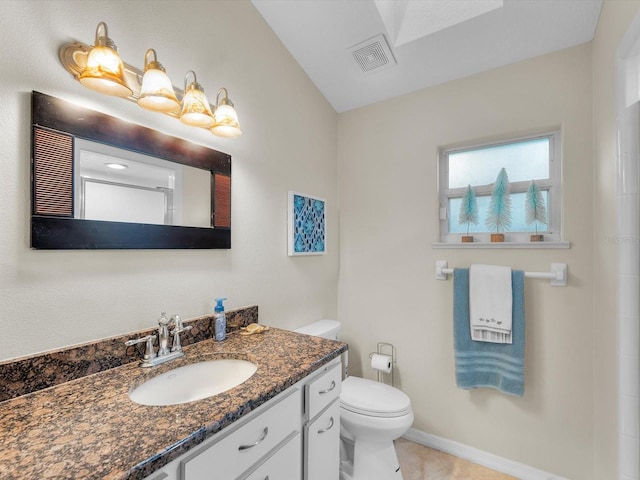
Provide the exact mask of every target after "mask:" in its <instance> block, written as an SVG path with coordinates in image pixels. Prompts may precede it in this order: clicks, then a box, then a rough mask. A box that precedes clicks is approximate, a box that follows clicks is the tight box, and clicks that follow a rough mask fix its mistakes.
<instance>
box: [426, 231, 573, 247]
mask: <svg viewBox="0 0 640 480" xmlns="http://www.w3.org/2000/svg"><path fill="white" fill-rule="evenodd" d="M481 235H482V234H475V235H474V237H479V236H481ZM506 235H509V233H507V234H506ZM458 236H460V235H458ZM431 248H450V249H459V248H462V249H465V248H489V249H491V248H499V249H507V248H514V249H523V248H571V242H567V241H561V242H508V241H505V242H494V243H491V242H486V241H484V242H483V241H477V242H470V243H440V242H438V243H432V244H431Z"/></svg>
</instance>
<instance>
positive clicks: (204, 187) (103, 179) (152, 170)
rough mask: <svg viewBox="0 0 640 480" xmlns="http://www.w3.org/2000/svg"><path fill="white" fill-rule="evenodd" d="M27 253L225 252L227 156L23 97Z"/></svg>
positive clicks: (44, 98) (40, 97)
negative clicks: (27, 110)
mask: <svg viewBox="0 0 640 480" xmlns="http://www.w3.org/2000/svg"><path fill="white" fill-rule="evenodd" d="M31 105H32V112H31V116H32V129H31V130H32V154H31V193H32V202H31V204H32V209H31V247H32V248H35V249H64V250H69V249H163V248H167V249H177V248H179V249H192V248H198V249H203V248H209V249H211V248H220V249H229V248H231V156H230V155H227V154H226V153H222V152H219V151H217V150H213V149H210V148H207V147H204V146H202V145H196V144H194V143H191V142H189V141H186V140H183V139H180V138H176V137H172V136H169V135H166V134H163V133H160V132H157V131H155V130H152V129H149V128H146V127H142V126H139V125H134V124H131V123H128V122H125V121H123V120H120V119H117V118H114V117H111V116H109V115H106V114H103V113H100V112H96V111H93V110H90V109H87V108H83V107H78V106H76V105H73V104H71V103H68V102H65V101H63V100H60V99H58V98H55V97H51V96H48V95H45V94H42V93H39V92H35V91H34V92H32V102H31Z"/></svg>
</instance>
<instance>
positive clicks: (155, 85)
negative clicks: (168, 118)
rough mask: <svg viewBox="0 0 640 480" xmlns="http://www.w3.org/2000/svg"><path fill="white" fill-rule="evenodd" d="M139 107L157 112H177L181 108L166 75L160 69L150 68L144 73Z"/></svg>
mask: <svg viewBox="0 0 640 480" xmlns="http://www.w3.org/2000/svg"><path fill="white" fill-rule="evenodd" d="M138 105H140V106H141V107H142V108H146V109H147V110H154V111H156V112H175V111H176V110H178V109H179V108H180V102H178V99H177V98H176V94H175V92H174V91H173V85H171V80H169V77H168V76H167V74H166V73H164V72H163V71H162V70H160V69H158V68H149V69H148V70H146V71H145V72H144V76H143V77H142V88H141V89H140V97H139V98H138Z"/></svg>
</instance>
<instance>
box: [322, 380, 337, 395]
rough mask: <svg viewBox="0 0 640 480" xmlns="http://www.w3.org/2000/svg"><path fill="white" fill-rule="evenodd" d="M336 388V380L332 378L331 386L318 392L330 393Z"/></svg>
mask: <svg viewBox="0 0 640 480" xmlns="http://www.w3.org/2000/svg"><path fill="white" fill-rule="evenodd" d="M334 388H336V381H335V380H331V386H330V387H329V388H327V389H326V390H320V391H319V392H318V393H319V394H320V395H324V394H325V393H329V392H330V391H331V390H333V389H334Z"/></svg>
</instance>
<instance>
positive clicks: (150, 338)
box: [124, 335, 156, 360]
mask: <svg viewBox="0 0 640 480" xmlns="http://www.w3.org/2000/svg"><path fill="white" fill-rule="evenodd" d="M155 339H156V336H155V335H147V336H146V337H140V338H134V339H132V340H127V341H126V342H124V344H125V345H126V346H127V347H130V346H131V345H137V344H138V343H142V342H147V347H146V350H145V352H144V357H142V358H143V359H144V360H151V359H152V358H154V357H155V356H156V353H155V352H154V351H153V341H154V340H155Z"/></svg>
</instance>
